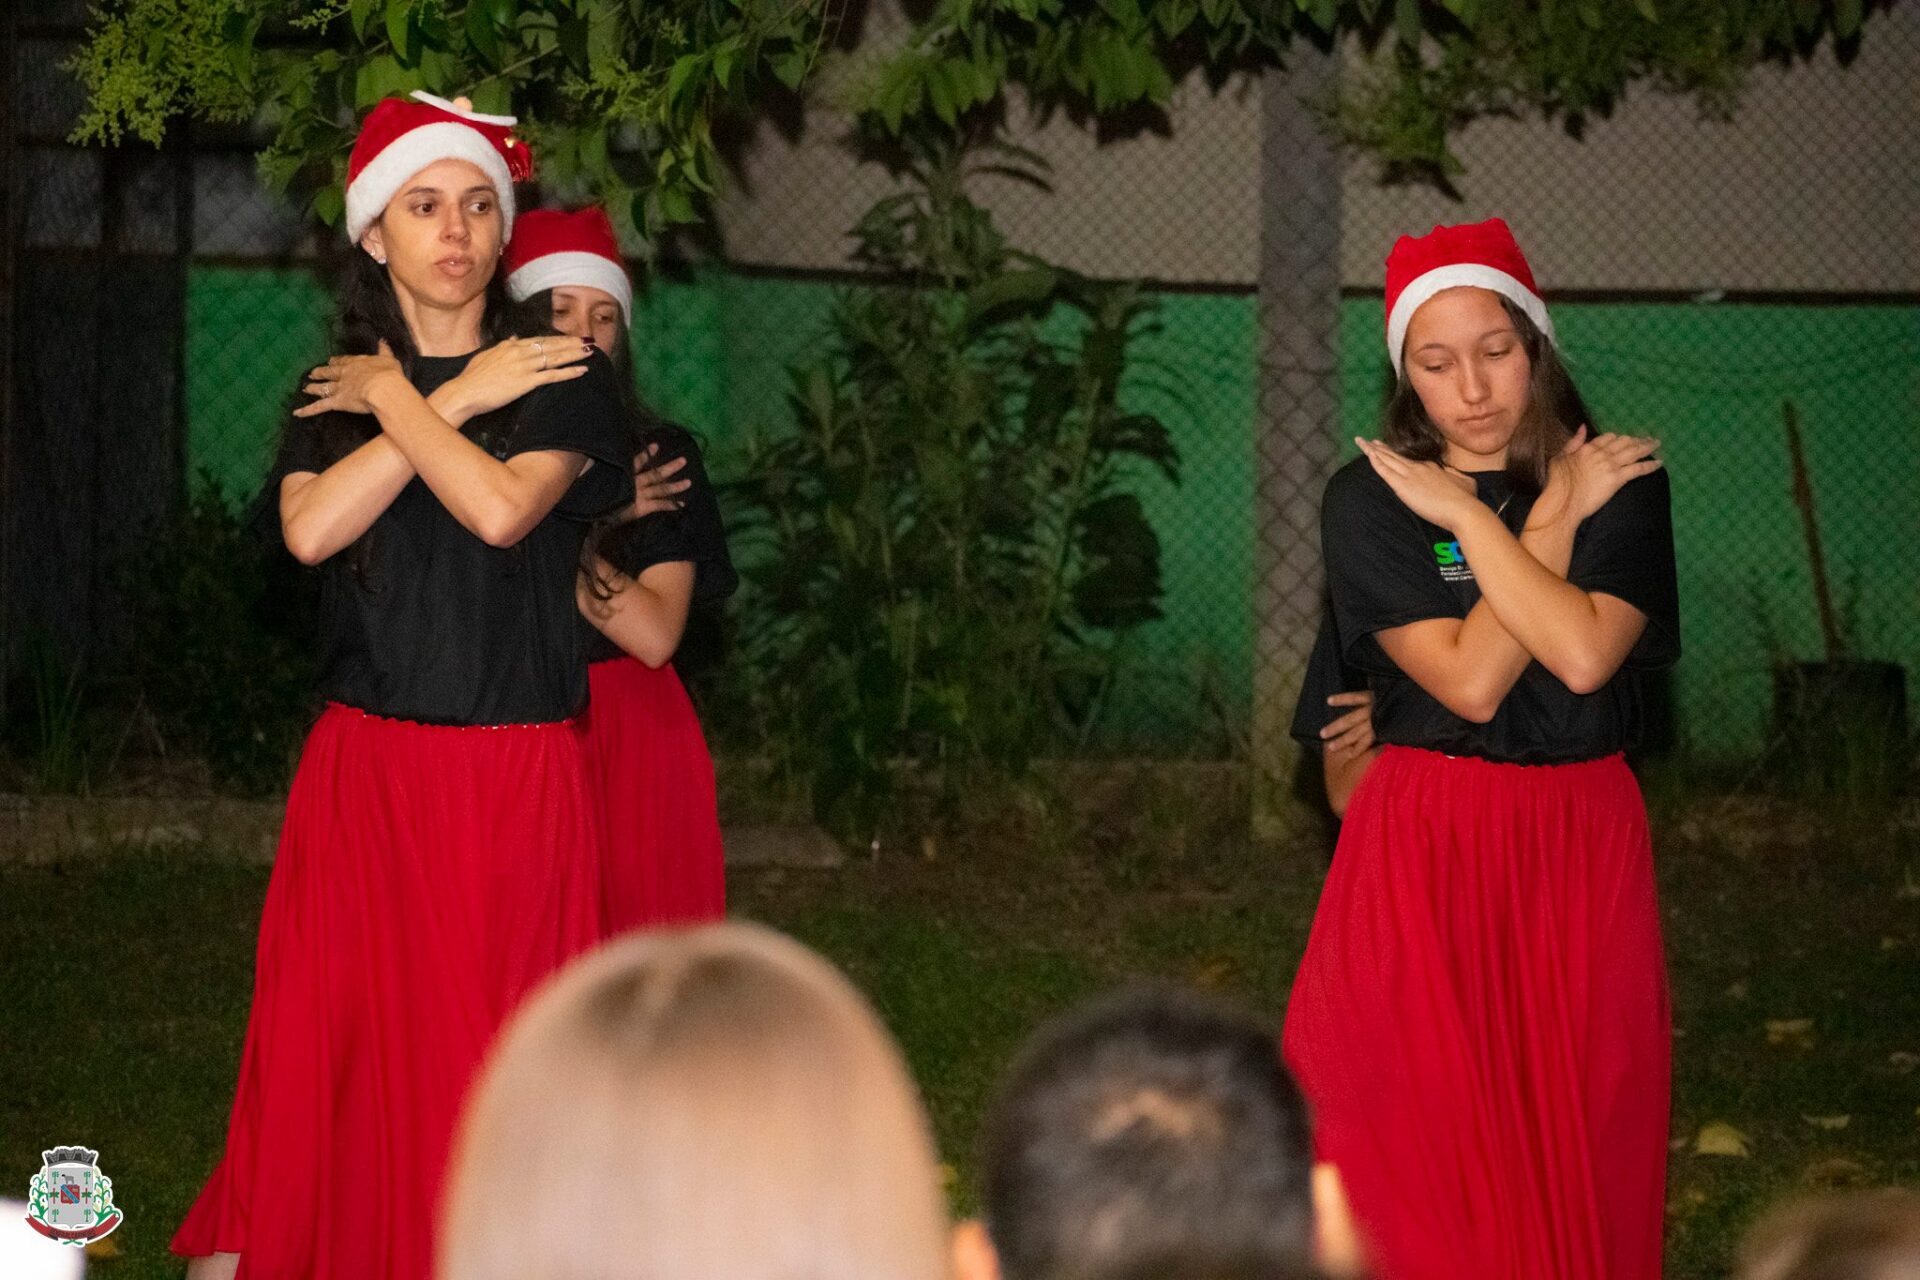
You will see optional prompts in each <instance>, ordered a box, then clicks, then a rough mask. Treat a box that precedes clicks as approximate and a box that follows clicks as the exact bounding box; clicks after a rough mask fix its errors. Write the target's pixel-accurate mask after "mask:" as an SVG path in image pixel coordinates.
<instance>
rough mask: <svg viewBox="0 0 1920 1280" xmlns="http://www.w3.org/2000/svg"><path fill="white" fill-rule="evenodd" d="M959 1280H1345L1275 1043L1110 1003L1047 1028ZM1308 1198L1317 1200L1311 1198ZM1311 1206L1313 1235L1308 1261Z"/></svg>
mask: <svg viewBox="0 0 1920 1280" xmlns="http://www.w3.org/2000/svg"><path fill="white" fill-rule="evenodd" d="M980 1169H981V1181H982V1197H981V1199H982V1208H983V1210H984V1214H985V1221H984V1223H966V1224H962V1226H961V1228H960V1229H959V1231H958V1232H957V1233H956V1236H955V1241H954V1252H955V1270H956V1273H957V1275H958V1276H959V1280H996V1278H997V1280H1276V1278H1281V1277H1295V1276H1305V1275H1308V1274H1311V1273H1312V1266H1313V1263H1314V1261H1315V1255H1316V1252H1318V1253H1320V1254H1321V1255H1322V1259H1323V1261H1324V1263H1325V1264H1326V1265H1330V1266H1334V1267H1345V1266H1349V1265H1351V1261H1352V1258H1351V1254H1352V1247H1351V1243H1350V1241H1349V1240H1348V1238H1347V1237H1348V1236H1349V1234H1350V1233H1349V1231H1348V1229H1347V1224H1346V1214H1345V1206H1344V1201H1343V1199H1342V1198H1341V1196H1340V1195H1339V1181H1338V1178H1337V1176H1335V1175H1334V1174H1333V1172H1332V1170H1330V1169H1325V1170H1320V1171H1316V1170H1315V1168H1314V1164H1313V1154H1312V1142H1311V1138H1310V1135H1309V1131H1308V1124H1307V1111H1306V1104H1305V1102H1304V1100H1303V1099H1302V1097H1301V1095H1300V1091H1299V1089H1298V1088H1297V1087H1296V1086H1295V1085H1294V1083H1293V1080H1292V1078H1291V1077H1290V1076H1289V1075H1288V1074H1287V1071H1286V1068H1285V1067H1284V1066H1282V1065H1281V1062H1280V1058H1279V1050H1278V1048H1277V1046H1276V1044H1275V1042H1274V1037H1273V1035H1272V1033H1271V1031H1270V1030H1269V1029H1268V1028H1266V1027H1264V1026H1262V1025H1261V1024H1259V1023H1258V1022H1256V1021H1253V1020H1252V1019H1250V1018H1246V1017H1244V1016H1242V1015H1240V1014H1237V1013H1235V1012H1233V1011H1232V1010H1230V1009H1227V1008H1225V1007H1223V1006H1221V1005H1219V1004H1217V1003H1215V1002H1213V1001H1211V1000H1207V999H1204V998H1202V997H1200V996H1198V995H1193V994H1189V993H1186V992H1182V991H1177V990H1170V989H1161V988H1149V989H1136V990H1131V991H1125V992H1121V993H1118V994H1115V995H1111V996H1108V997H1106V998H1104V999H1100V1000H1097V1001H1095V1002H1093V1003H1092V1004H1089V1005H1087V1006H1084V1007H1083V1008H1081V1009H1078V1010H1076V1011H1073V1012H1070V1013H1068V1014H1066V1015H1064V1016H1063V1017H1061V1018H1059V1019H1056V1020H1055V1021H1053V1022H1052V1023H1049V1024H1048V1025H1046V1026H1045V1027H1043V1028H1041V1030H1040V1031H1039V1032H1038V1034H1037V1035H1036V1036H1035V1037H1034V1039H1033V1040H1032V1041H1031V1042H1030V1043H1029V1045H1028V1046H1027V1048H1026V1050H1025V1051H1024V1052H1023V1053H1022V1054H1021V1056H1020V1058H1019V1059H1018V1061H1017V1062H1016V1063H1015V1064H1014V1066H1013V1068H1012V1070H1011V1071H1010V1073H1009V1074H1008V1076H1007V1079H1006V1080H1005V1082H1004V1083H1003V1085H1002V1086H1001V1093H1000V1096H999V1099H998V1101H997V1103H996V1105H995V1106H994V1108H993V1110H992V1112H991V1114H990V1115H989V1117H988V1120H987V1124H986V1129H985V1132H984V1134H983V1142H982V1149H981V1159H980ZM1316 1193H1317V1194H1316ZM1316 1200H1320V1201H1322V1202H1323V1203H1322V1206H1321V1212H1320V1214H1319V1215H1318V1216H1319V1217H1320V1219H1322V1220H1321V1221H1320V1223H1319V1229H1318V1233H1317V1234H1318V1235H1319V1236H1320V1240H1319V1242H1318V1244H1317V1243H1316Z"/></svg>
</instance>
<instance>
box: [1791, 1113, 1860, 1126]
mask: <svg viewBox="0 0 1920 1280" xmlns="http://www.w3.org/2000/svg"><path fill="white" fill-rule="evenodd" d="M1800 1118H1801V1119H1802V1120H1805V1121H1806V1122H1807V1123H1808V1124H1810V1125H1812V1126H1813V1127H1814V1128H1816V1129H1844V1128H1846V1127H1847V1125H1848V1124H1850V1123H1851V1122H1852V1121H1853V1117H1852V1116H1801V1117H1800Z"/></svg>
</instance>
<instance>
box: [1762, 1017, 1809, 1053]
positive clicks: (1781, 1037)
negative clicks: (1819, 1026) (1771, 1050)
mask: <svg viewBox="0 0 1920 1280" xmlns="http://www.w3.org/2000/svg"><path fill="white" fill-rule="evenodd" d="M1767 1043H1768V1044H1773V1045H1781V1046H1784V1047H1787V1048H1792V1049H1811V1048H1813V1019H1812V1018H1773V1019H1770V1020H1769V1021H1768V1022H1767Z"/></svg>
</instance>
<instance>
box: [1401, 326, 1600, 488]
mask: <svg viewBox="0 0 1920 1280" xmlns="http://www.w3.org/2000/svg"><path fill="white" fill-rule="evenodd" d="M1500 305H1501V307H1503V308H1504V309H1505V310H1506V313H1507V318H1508V319H1509V320H1511V321H1512V322H1513V328H1514V332H1515V333H1517V334H1519V335H1520V345H1521V347H1522V348H1523V349H1525V351H1526V353H1527V364H1528V368H1529V370H1530V373H1529V375H1528V386H1529V393H1528V396H1527V411H1526V413H1524V414H1523V415H1522V416H1521V418H1520V426H1519V427H1518V428H1517V429H1516V430H1515V431H1514V433H1513V442H1512V443H1511V444H1509V445H1508V446H1507V480H1508V482H1509V483H1511V484H1512V485H1513V487H1514V489H1515V490H1517V491H1518V492H1521V493H1531V494H1537V493H1539V492H1540V491H1541V490H1542V489H1544V488H1546V485H1547V464H1548V463H1549V462H1551V461H1552V460H1553V458H1554V457H1555V456H1556V455H1557V454H1558V453H1559V452H1560V449H1561V447H1562V446H1563V445H1565V444H1566V442H1567V440H1568V438H1569V437H1571V436H1572V435H1573V433H1574V431H1575V430H1576V429H1578V428H1579V427H1580V426H1581V425H1582V424H1583V423H1584V424H1586V425H1587V426H1588V429H1589V430H1591V429H1592V423H1593V415H1592V414H1590V413H1589V412H1588V411H1587V402H1586V401H1585V400H1584V399H1582V398H1581V395H1580V389H1579V388H1578V387H1576V386H1575V385H1574V384H1573V375H1572V374H1570V373H1568V372H1567V366H1566V365H1565V364H1564V363H1562V362H1561V360H1560V353H1559V350H1558V349H1557V348H1555V346H1554V345H1553V343H1551V342H1549V341H1548V340H1547V338H1546V335H1545V334H1543V333H1541V332H1540V327H1539V326H1538V325H1536V324H1534V322H1533V320H1532V318H1531V317H1529V316H1528V315H1527V313H1526V312H1524V311H1522V310H1521V309H1520V308H1519V307H1517V306H1515V305H1514V304H1513V303H1512V302H1510V301H1508V300H1507V299H1506V298H1504V297H1503V298H1501V299H1500ZM1380 435H1381V439H1383V440H1384V441H1385V442H1386V444H1387V447H1388V448H1390V449H1393V450H1394V451H1395V452H1396V453H1402V454H1405V455H1406V456H1407V457H1409V458H1412V459H1414V460H1415V461H1418V462H1439V461H1441V460H1442V459H1443V458H1445V457H1446V452H1447V441H1446V438H1445V437H1444V436H1442V435H1441V434H1440V428H1439V427H1437V426H1435V425H1434V423H1433V419H1432V418H1430V417H1428V416H1427V408H1426V406H1425V405H1423V404H1422V403H1420V393H1419V392H1417V391H1415V390H1414V389H1413V379H1412V378H1411V377H1403V378H1401V379H1400V380H1399V383H1398V385H1396V386H1395V387H1394V389H1393V393H1392V395H1391V396H1390V397H1389V398H1388V400H1387V411H1386V421H1385V423H1384V424H1383V426H1382V428H1381V432H1380Z"/></svg>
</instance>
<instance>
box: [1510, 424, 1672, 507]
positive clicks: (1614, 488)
mask: <svg viewBox="0 0 1920 1280" xmlns="http://www.w3.org/2000/svg"><path fill="white" fill-rule="evenodd" d="M1659 448H1660V441H1659V439H1658V438H1657V437H1654V436H1624V435H1616V434H1614V433H1612V432H1609V433H1607V434H1604V435H1598V436H1592V437H1589V436H1588V434H1587V428H1586V427H1585V426H1582V427H1581V428H1580V429H1579V430H1578V431H1576V432H1574V434H1573V438H1572V439H1571V440H1569V441H1567V447H1566V448H1565V449H1564V450H1563V451H1562V452H1561V454H1560V456H1559V457H1557V458H1555V459H1554V460H1553V464H1552V467H1551V468H1550V471H1549V477H1548V480H1547V489H1546V491H1545V492H1544V493H1542V494H1541V501H1540V502H1539V503H1537V504H1536V506H1535V509H1536V510H1538V511H1541V512H1545V513H1547V514H1548V516H1549V518H1550V519H1552V520H1558V519H1559V518H1560V517H1561V515H1562V514H1563V513H1565V514H1567V515H1569V516H1570V518H1571V519H1572V520H1573V521H1574V523H1575V524H1578V523H1579V522H1581V521H1583V520H1585V519H1587V518H1588V517H1589V516H1591V515H1593V514H1594V513H1595V512H1597V511H1599V510H1600V508H1602V507H1604V506H1606V505H1607V503H1608V501H1609V500H1610V499H1612V497H1613V495H1614V494H1616V493H1618V492H1620V490H1621V489H1623V488H1625V487H1626V484H1627V482H1628V481H1629V480H1637V479H1639V478H1640V477H1641V476H1644V475H1651V474H1652V473H1653V472H1655V471H1658V470H1659V469H1660V468H1661V467H1662V466H1664V465H1665V464H1664V463H1663V462H1662V461H1661V460H1660V459H1659V458H1658V457H1655V456H1653V455H1654V454H1655V453H1656V452H1657V451H1658V450H1659Z"/></svg>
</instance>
